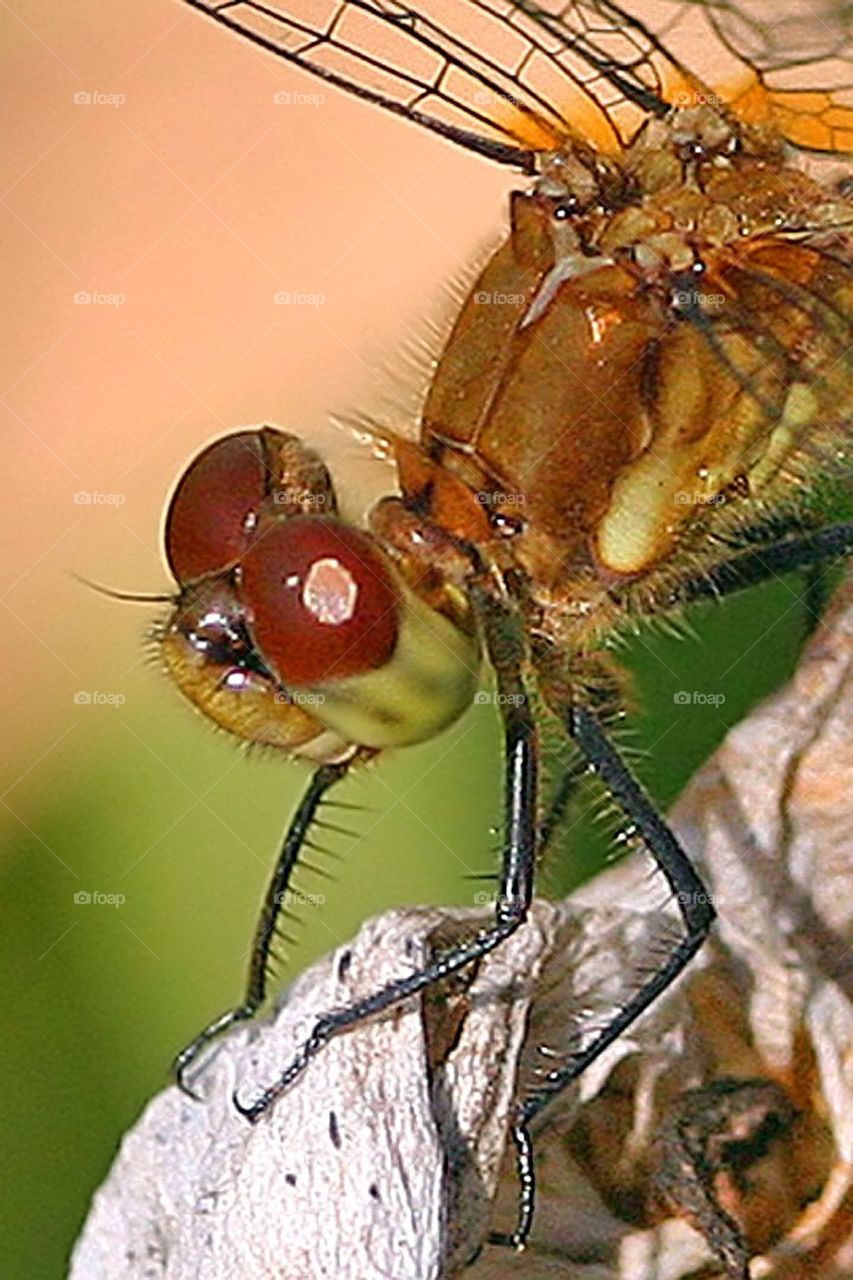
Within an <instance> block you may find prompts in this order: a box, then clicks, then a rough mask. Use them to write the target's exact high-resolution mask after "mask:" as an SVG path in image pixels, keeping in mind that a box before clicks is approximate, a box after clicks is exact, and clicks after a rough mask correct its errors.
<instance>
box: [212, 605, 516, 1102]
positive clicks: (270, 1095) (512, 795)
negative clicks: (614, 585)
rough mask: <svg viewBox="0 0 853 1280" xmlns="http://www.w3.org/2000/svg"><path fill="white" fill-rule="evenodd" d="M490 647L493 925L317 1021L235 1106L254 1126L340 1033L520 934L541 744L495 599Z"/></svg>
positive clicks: (511, 622)
mask: <svg viewBox="0 0 853 1280" xmlns="http://www.w3.org/2000/svg"><path fill="white" fill-rule="evenodd" d="M482 611H483V614H484V616H483V625H484V631H485V635H486V645H487V648H488V650H489V656H490V658H491V662H492V665H493V667H494V669H495V672H496V675H497V684H498V690H499V698H498V702H499V707H500V712H501V717H502V720H503V729H504V749H505V754H504V759H505V765H504V769H505V775H504V794H505V813H504V849H503V855H502V864H501V872H500V879H499V892H498V897H497V901H496V903H495V910H494V921H493V922H492V923H491V924H490V925H489V926H488V927H486V928H481V929H480V930H479V931H478V932H477V933H476V934H474V935H473V936H472V937H471V938H469V939H467V940H463V941H462V942H460V943H459V944H457V945H456V946H453V947H450V948H448V949H447V950H445V951H442V952H440V953H439V954H437V955H435V956H434V957H433V958H432V959H431V960H430V961H429V963H427V964H425V965H423V966H422V967H421V968H419V969H416V970H415V971H414V972H413V973H410V974H407V975H406V976H405V977H401V978H398V979H396V980H395V981H394V982H390V983H388V985H387V986H385V987H383V988H382V989H381V990H379V991H376V992H374V993H373V994H371V995H369V996H365V997H364V998H363V999H361V1000H358V1001H356V1002H355V1003H353V1004H352V1005H349V1006H348V1007H346V1008H341V1009H335V1010H331V1011H330V1012H328V1013H326V1014H324V1015H323V1016H322V1017H321V1018H319V1019H318V1020H317V1022H316V1023H315V1025H314V1028H313V1030H312V1032H311V1034H310V1035H309V1036H308V1038H307V1039H306V1040H305V1042H304V1043H303V1044H302V1046H301V1048H300V1049H299V1051H298V1053H297V1054H296V1055H295V1056H294V1057H293V1059H292V1060H291V1062H290V1063H289V1064H288V1066H287V1067H286V1068H285V1070H284V1071H283V1072H282V1074H281V1075H280V1076H279V1078H278V1079H277V1080H276V1081H275V1082H274V1083H273V1084H271V1085H269V1086H268V1087H267V1088H266V1089H264V1090H263V1091H262V1092H261V1094H260V1095H259V1096H258V1097H257V1098H256V1099H255V1100H254V1101H253V1102H251V1103H250V1104H247V1105H244V1104H242V1103H241V1102H239V1100H238V1099H237V1098H235V1099H234V1102H235V1106H236V1107H237V1109H238V1110H239V1111H240V1112H241V1114H242V1115H244V1116H246V1118H247V1119H248V1120H250V1121H251V1122H252V1123H255V1122H256V1121H257V1120H259V1119H260V1117H261V1116H262V1115H263V1114H264V1113H265V1112H266V1111H268V1110H269V1108H270V1107H271V1106H272V1104H273V1103H274V1102H275V1101H276V1100H277V1099H278V1098H279V1097H280V1096H281V1095H282V1094H283V1093H284V1092H285V1091H286V1090H287V1089H288V1088H289V1087H290V1086H291V1085H292V1084H293V1083H294V1081H295V1080H296V1079H297V1077H298V1076H300V1075H301V1074H302V1072H303V1071H304V1070H305V1068H306V1067H307V1065H308V1063H309V1062H310V1061H311V1059H312V1058H314V1057H315V1056H316V1054H317V1053H319V1052H320V1050H321V1049H322V1048H323V1047H324V1045H326V1044H327V1043H328V1041H329V1040H330V1039H331V1038H332V1037H333V1036H335V1035H337V1034H338V1033H339V1032H341V1031H343V1030H345V1029H346V1028H348V1027H352V1026H354V1025H355V1024H356V1023H358V1022H362V1021H363V1020H364V1019H365V1018H369V1017H371V1016H372V1015H374V1014H377V1013H381V1012H382V1011H383V1010H385V1009H388V1008H390V1007H391V1006H392V1005H395V1004H399V1002H400V1001H401V1000H405V999H407V998H408V997H409V996H413V995H415V994H416V993H417V992H419V991H423V990H424V988H425V987H429V986H431V985H432V984H433V983H436V982H440V981H441V980H442V979H443V978H446V977H448V975H450V974H452V973H456V972H457V971H458V970H459V969H462V968H464V967H465V966H466V965H469V964H471V963H472V962H473V961H475V960H478V959H479V958H480V957H481V956H484V955H486V954H487V952H489V951H493V950H494V949H495V947H497V946H499V945H500V944H501V943H502V942H503V941H505V939H506V938H508V937H509V936H510V935H511V934H513V933H515V931H516V929H518V928H519V926H520V925H521V924H522V923H523V922H524V920H525V918H526V916H527V912H528V908H529V906H530V902H531V898H532V896H533V876H534V863H535V850H536V815H537V796H538V743H537V735H536V728H535V724H534V720H533V715H532V712H531V710H530V707H529V703H528V698H527V694H526V692H525V687H524V681H523V675H522V672H523V668H524V665H525V650H524V640H523V634H522V630H521V626H520V622H519V621H518V619H516V618H515V616H514V615H513V614H512V613H511V612H510V610H509V609H508V608H506V607H505V606H503V605H498V604H497V603H495V602H494V601H491V602H484V604H483V606H482Z"/></svg>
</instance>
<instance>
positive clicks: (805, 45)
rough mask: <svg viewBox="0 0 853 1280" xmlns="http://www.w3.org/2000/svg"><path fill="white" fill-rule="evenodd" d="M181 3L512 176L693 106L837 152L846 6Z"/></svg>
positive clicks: (422, 0) (845, 139)
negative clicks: (545, 154) (724, 110)
mask: <svg viewBox="0 0 853 1280" xmlns="http://www.w3.org/2000/svg"><path fill="white" fill-rule="evenodd" d="M187 3H189V4H191V5H192V6H193V7H195V8H197V9H201V10H202V11H203V12H205V13H207V14H209V15H210V16H211V17H212V18H214V19H215V20H216V21H218V22H220V23H222V24H223V25H225V26H227V27H230V28H231V29H232V30H235V31H237V32H239V33H240V34H242V35H244V36H246V37H248V38H249V39H250V40H252V41H254V42H255V43H256V44H259V45H261V46H263V47H264V48H267V49H269V50H270V51H272V52H273V53H275V54H276V55H277V56H279V57H281V58H283V59H284V60H286V61H288V62H292V63H295V64H296V65H297V66H301V67H303V68H305V70H307V71H310V72H311V73H312V74H314V75H317V76H320V77H322V78H323V79H325V80H326V81H329V82H331V83H332V84H335V85H337V86H339V87H341V88H344V89H347V90H348V91H349V92H351V93H355V94H356V95H358V96H359V97H362V98H364V99H366V100H368V101H370V102H373V103H376V104H378V105H380V106H383V107H385V108H386V110H390V111H392V112H394V113H396V114H398V115H402V116H404V117H405V118H407V119H410V120H412V121H414V122H415V123H418V124H421V125H423V126H425V127H427V128H429V129H432V130H433V131H435V132H438V133H440V134H443V135H444V136H446V137H449V138H451V139H452V140H453V141H456V142H458V143H461V144H462V145H464V146H466V147H468V148H469V149H471V150H475V151H479V152H481V153H482V154H484V155H487V156H489V157H490V158H492V159H496V160H500V161H502V162H504V163H508V164H513V165H517V166H520V167H522V168H526V169H530V168H531V167H532V163H533V154H534V153H535V152H537V151H543V150H554V149H557V148H559V147H561V146H563V145H565V144H566V143H567V142H569V141H571V142H573V143H575V144H576V145H580V144H582V143H584V142H586V143H591V144H592V145H594V146H596V147H599V148H601V149H603V150H607V151H612V150H617V149H619V148H620V147H622V146H624V145H625V144H626V143H627V141H628V140H629V139H630V137H631V136H632V135H633V134H634V132H635V131H636V129H637V128H638V126H639V125H640V124H641V123H642V122H643V120H644V119H645V118H646V117H647V116H648V115H649V114H663V113H664V112H665V111H666V110H667V107H668V106H669V105H672V104H677V105H687V104H688V103H690V102H697V101H704V100H707V95H709V94H712V95H713V97H714V98H716V100H718V101H720V102H722V103H725V104H727V105H728V106H729V107H730V108H731V109H732V110H733V111H734V112H735V113H736V114H738V115H739V116H741V117H742V118H744V119H746V120H749V121H751V122H754V123H764V124H769V125H772V126H774V127H776V128H777V129H778V130H779V131H780V132H781V133H782V134H783V135H784V136H785V137H786V138H788V139H789V141H791V142H792V143H793V144H794V145H796V146H800V147H804V148H809V149H813V150H818V151H847V150H853V88H851V83H850V81H851V75H850V65H851V62H850V54H851V43H853V41H851V25H853V5H851V4H850V3H849V0H813V2H812V3H811V4H810V6H809V9H808V12H806V13H803V12H802V11H801V6H800V5H798V4H795V3H790V4H789V5H787V6H786V5H784V4H780V3H779V2H778V0H737V3H735V2H734V0H644V3H642V4H638V3H635V4H626V5H618V4H614V3H611V2H610V0H568V3H567V2H566V0H416V3H413V4H406V3H403V2H401V0H269V2H268V3H267V2H263V0H187ZM634 10H636V11H637V12H634ZM640 12H642V18H640V16H639V13H640Z"/></svg>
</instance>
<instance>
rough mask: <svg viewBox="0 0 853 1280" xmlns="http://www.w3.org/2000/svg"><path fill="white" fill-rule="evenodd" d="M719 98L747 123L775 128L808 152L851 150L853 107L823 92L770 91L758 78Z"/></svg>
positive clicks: (726, 92)
mask: <svg viewBox="0 0 853 1280" xmlns="http://www.w3.org/2000/svg"><path fill="white" fill-rule="evenodd" d="M719 92H720V98H721V100H722V101H724V102H726V103H727V104H728V105H729V106H730V107H731V109H732V111H734V112H735V114H736V115H737V116H738V117H739V119H741V120H743V121H744V122H745V123H746V124H754V125H761V126H763V127H765V128H768V127H769V128H773V129H775V130H776V131H777V132H778V133H779V134H781V136H782V137H783V138H785V139H786V140H787V141H788V142H790V143H792V144H793V145H794V146H796V147H803V148H804V149H805V150H807V151H825V152H831V151H853V106H851V105H849V104H848V103H846V102H844V101H842V99H841V97H840V95H838V94H833V93H831V92H830V91H829V90H822V89H791V90H773V89H769V88H768V87H767V85H765V84H763V83H762V82H761V81H760V80H759V79H758V78H757V77H752V78H751V80H750V83H749V84H748V85H747V86H746V87H745V88H741V87H739V88H736V89H734V90H732V89H729V90H728V91H727V90H726V89H724V88H723V89H720V91H719Z"/></svg>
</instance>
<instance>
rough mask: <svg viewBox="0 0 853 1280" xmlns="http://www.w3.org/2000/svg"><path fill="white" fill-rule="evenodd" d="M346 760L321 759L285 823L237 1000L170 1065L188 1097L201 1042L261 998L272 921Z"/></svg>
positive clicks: (248, 1014) (249, 1013) (243, 1017)
mask: <svg viewBox="0 0 853 1280" xmlns="http://www.w3.org/2000/svg"><path fill="white" fill-rule="evenodd" d="M350 764H351V761H345V762H343V763H341V764H326V765H321V767H320V768H319V769H317V770H315V772H314V775H313V777H312V778H311V781H310V783H309V784H308V787H307V789H306V791H305V794H304V795H303V797H302V800H301V801H300V803H299V807H298V809H297V810H296V813H295V814H294V815H293V818H292V820H291V822H290V825H289V826H288V828H287V831H286V833H285V837H284V841H283V843H282V846H281V852H280V853H279V856H278V861H277V862H276V866H275V871H274V872H273V875H272V879H271V880H270V882H269V885H268V886H267V891H266V894H265V896H264V902H263V906H262V907H261V914H260V917H259V919H258V925H257V929H256V931H255V938H254V942H253V943H252V954H251V959H250V961H249V973H248V978H247V982H246V990H245V995H244V996H243V1000H242V1001H241V1003H240V1004H238V1005H236V1006H235V1007H234V1008H233V1009H227V1010H226V1011H225V1013H221V1014H220V1015H219V1017H217V1018H214V1019H213V1021H212V1022H210V1023H208V1025H207V1026H206V1027H205V1028H204V1030H203V1031H200V1032H199V1034H198V1035H197V1036H196V1037H195V1038H194V1039H193V1040H191V1041H190V1043H189V1044H188V1045H186V1046H185V1047H184V1048H183V1049H182V1050H181V1052H180V1053H179V1054H178V1055H177V1057H176V1058H175V1060H174V1063H173V1064H172V1070H173V1072H174V1076H175V1081H176V1083H177V1084H178V1086H179V1087H180V1088H181V1089H182V1090H183V1091H184V1093H186V1094H188V1095H189V1096H190V1097H191V1098H196V1097H197V1095H196V1094H195V1093H194V1092H193V1091H192V1089H191V1088H190V1087H189V1085H188V1084H187V1079H186V1077H187V1072H188V1071H189V1069H190V1067H191V1066H192V1064H193V1063H194V1062H195V1060H196V1058H197V1057H198V1055H199V1053H201V1051H202V1049H203V1048H204V1047H205V1045H207V1044H209V1043H210V1041H211V1040H214V1039H215V1038H216V1037H218V1036H219V1035H221V1034H222V1032H223V1031H227V1029H228V1028H229V1027H233V1026H234V1025H235V1023H238V1022H247V1021H249V1019H251V1018H253V1017H254V1016H255V1014H256V1013H257V1012H258V1010H259V1009H260V1007H261V1005H262V1004H263V1003H264V1000H265V998H266V989H267V977H268V975H269V960H270V952H271V949H272V944H273V939H274V938H275V930H276V923H277V921H278V918H279V915H280V913H281V909H282V905H283V903H284V901H285V894H286V891H287V886H288V884H289V883H290V878H291V876H292V874H293V871H294V869H295V867H296V864H297V862H298V861H299V856H300V854H301V852H302V850H303V849H304V847H305V842H306V840H307V838H308V833H309V831H310V830H311V827H312V825H313V823H314V821H315V820H316V817H317V811H318V809H319V807H320V805H321V804H322V802H323V800H324V798H325V796H326V793H327V791H328V790H329V788H330V787H332V786H334V785H335V783H336V782H339V781H340V779H341V778H343V777H344V775H345V774H346V773H347V771H348V769H349V767H350Z"/></svg>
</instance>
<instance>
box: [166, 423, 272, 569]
mask: <svg viewBox="0 0 853 1280" xmlns="http://www.w3.org/2000/svg"><path fill="white" fill-rule="evenodd" d="M266 472H267V468H266V463H265V458H264V449H263V443H262V440H261V436H260V434H259V433H258V432H257V431H240V432H237V433H236V434H234V435H230V436H225V437H223V438H222V439H221V440H217V441H215V443H214V444H212V445H209V446H208V448H207V449H205V450H204V451H203V452H202V453H200V454H198V455H197V456H196V457H195V458H194V459H193V460H192V462H191V463H190V465H189V466H188V467H187V469H186V471H185V472H184V474H183V475H182V476H181V479H180V480H179V481H178V486H177V488H176V489H175V492H174V494H173V495H172V500H171V502H170V503H169V508H168V511H167V514H166V528H165V543H166V558H167V560H168V561H169V567H170V568H171V570H172V573H173V574H174V575H175V577H176V578H177V580H178V582H180V583H187V582H192V581H193V580H194V579H196V578H200V577H202V576H203V575H206V574H221V573H224V572H226V570H228V569H230V568H232V567H233V566H234V565H235V564H236V563H237V561H238V560H239V559H240V558H241V556H242V555H243V553H244V551H245V550H246V548H247V546H248V545H249V541H250V538H251V536H252V532H253V530H254V527H255V524H256V522H257V512H258V508H259V506H260V504H261V503H262V502H263V499H264V497H265V494H266V485H267V474H266Z"/></svg>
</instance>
